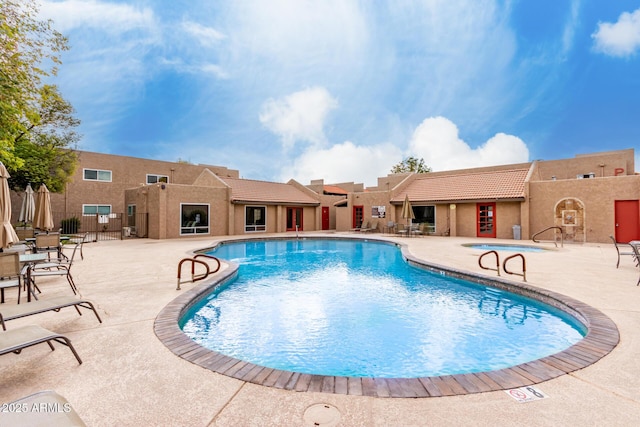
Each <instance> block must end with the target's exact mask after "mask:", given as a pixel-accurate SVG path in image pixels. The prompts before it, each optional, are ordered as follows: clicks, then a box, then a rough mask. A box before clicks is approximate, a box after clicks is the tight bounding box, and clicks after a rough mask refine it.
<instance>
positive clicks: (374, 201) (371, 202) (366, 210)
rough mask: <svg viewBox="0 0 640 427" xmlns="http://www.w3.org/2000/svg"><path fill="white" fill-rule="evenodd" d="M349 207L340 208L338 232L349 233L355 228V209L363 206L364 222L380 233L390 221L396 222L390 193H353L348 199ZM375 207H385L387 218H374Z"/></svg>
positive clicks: (337, 224)
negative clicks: (373, 209)
mask: <svg viewBox="0 0 640 427" xmlns="http://www.w3.org/2000/svg"><path fill="white" fill-rule="evenodd" d="M348 201H349V202H348V206H347V207H346V208H339V209H338V210H337V213H338V214H339V215H340V216H341V218H340V219H339V220H337V223H336V230H337V231H348V230H351V229H352V228H353V207H354V206H362V208H363V222H368V223H369V225H370V226H372V227H376V228H377V229H378V231H382V229H383V227H384V226H385V225H386V224H387V222H388V221H394V218H395V208H394V207H393V206H392V205H391V203H390V202H389V192H387V191H372V192H366V193H352V194H350V195H349V197H348ZM373 206H384V207H385V217H384V218H374V217H373V216H372V208H373Z"/></svg>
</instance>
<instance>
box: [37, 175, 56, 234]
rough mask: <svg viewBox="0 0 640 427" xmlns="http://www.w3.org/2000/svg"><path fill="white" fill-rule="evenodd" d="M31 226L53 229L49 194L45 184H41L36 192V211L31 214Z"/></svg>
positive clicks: (39, 228) (40, 228) (47, 229)
mask: <svg viewBox="0 0 640 427" xmlns="http://www.w3.org/2000/svg"><path fill="white" fill-rule="evenodd" d="M33 228H37V229H38V230H46V231H50V230H53V213H52V212H51V195H50V194H49V189H48V188H47V186H46V185H44V184H42V185H41V186H40V188H39V189H38V194H36V211H35V213H34V215H33Z"/></svg>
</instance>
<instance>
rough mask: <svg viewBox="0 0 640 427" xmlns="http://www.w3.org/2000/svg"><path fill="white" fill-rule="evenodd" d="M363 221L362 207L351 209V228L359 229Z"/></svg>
mask: <svg viewBox="0 0 640 427" xmlns="http://www.w3.org/2000/svg"><path fill="white" fill-rule="evenodd" d="M363 219H364V206H354V207H353V220H352V222H353V228H359V227H360V226H361V225H362V220H363Z"/></svg>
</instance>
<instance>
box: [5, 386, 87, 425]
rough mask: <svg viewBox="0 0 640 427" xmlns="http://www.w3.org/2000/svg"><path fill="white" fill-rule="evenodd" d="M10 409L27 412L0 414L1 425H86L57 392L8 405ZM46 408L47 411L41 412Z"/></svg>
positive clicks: (32, 395)
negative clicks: (21, 409) (19, 409)
mask: <svg viewBox="0 0 640 427" xmlns="http://www.w3.org/2000/svg"><path fill="white" fill-rule="evenodd" d="M7 406H8V407H10V408H26V409H27V410H26V411H7V412H2V413H0V425H8V426H34V427H35V426H77V427H86V424H85V423H84V421H82V419H81V418H80V416H79V415H78V413H77V412H76V411H75V410H74V409H73V407H72V406H71V404H70V403H69V401H68V400H67V399H65V398H64V397H62V396H60V395H59V394H58V393H56V392H55V391H51V390H45V391H39V392H37V393H34V394H31V395H29V396H26V397H23V398H21V399H18V400H14V401H13V402H11V403H8V404H7ZM40 408H46V409H47V410H40Z"/></svg>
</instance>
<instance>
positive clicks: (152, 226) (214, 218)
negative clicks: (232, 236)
mask: <svg viewBox="0 0 640 427" xmlns="http://www.w3.org/2000/svg"><path fill="white" fill-rule="evenodd" d="M164 187H165V188H164V189H163V188H162V185H160V184H156V185H148V186H144V187H139V188H135V189H131V190H128V191H126V193H125V200H126V204H127V205H129V204H135V205H136V211H137V212H138V213H148V225H147V226H148V237H149V238H151V239H173V238H177V237H181V235H180V228H181V204H198V205H208V206H209V233H207V234H199V235H200V236H206V235H216V236H217V235H225V234H227V229H228V224H227V221H228V215H227V203H228V202H227V200H228V190H227V189H226V188H210V187H196V186H188V185H178V184H165V185H164ZM188 236H191V237H193V234H189V235H188Z"/></svg>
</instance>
